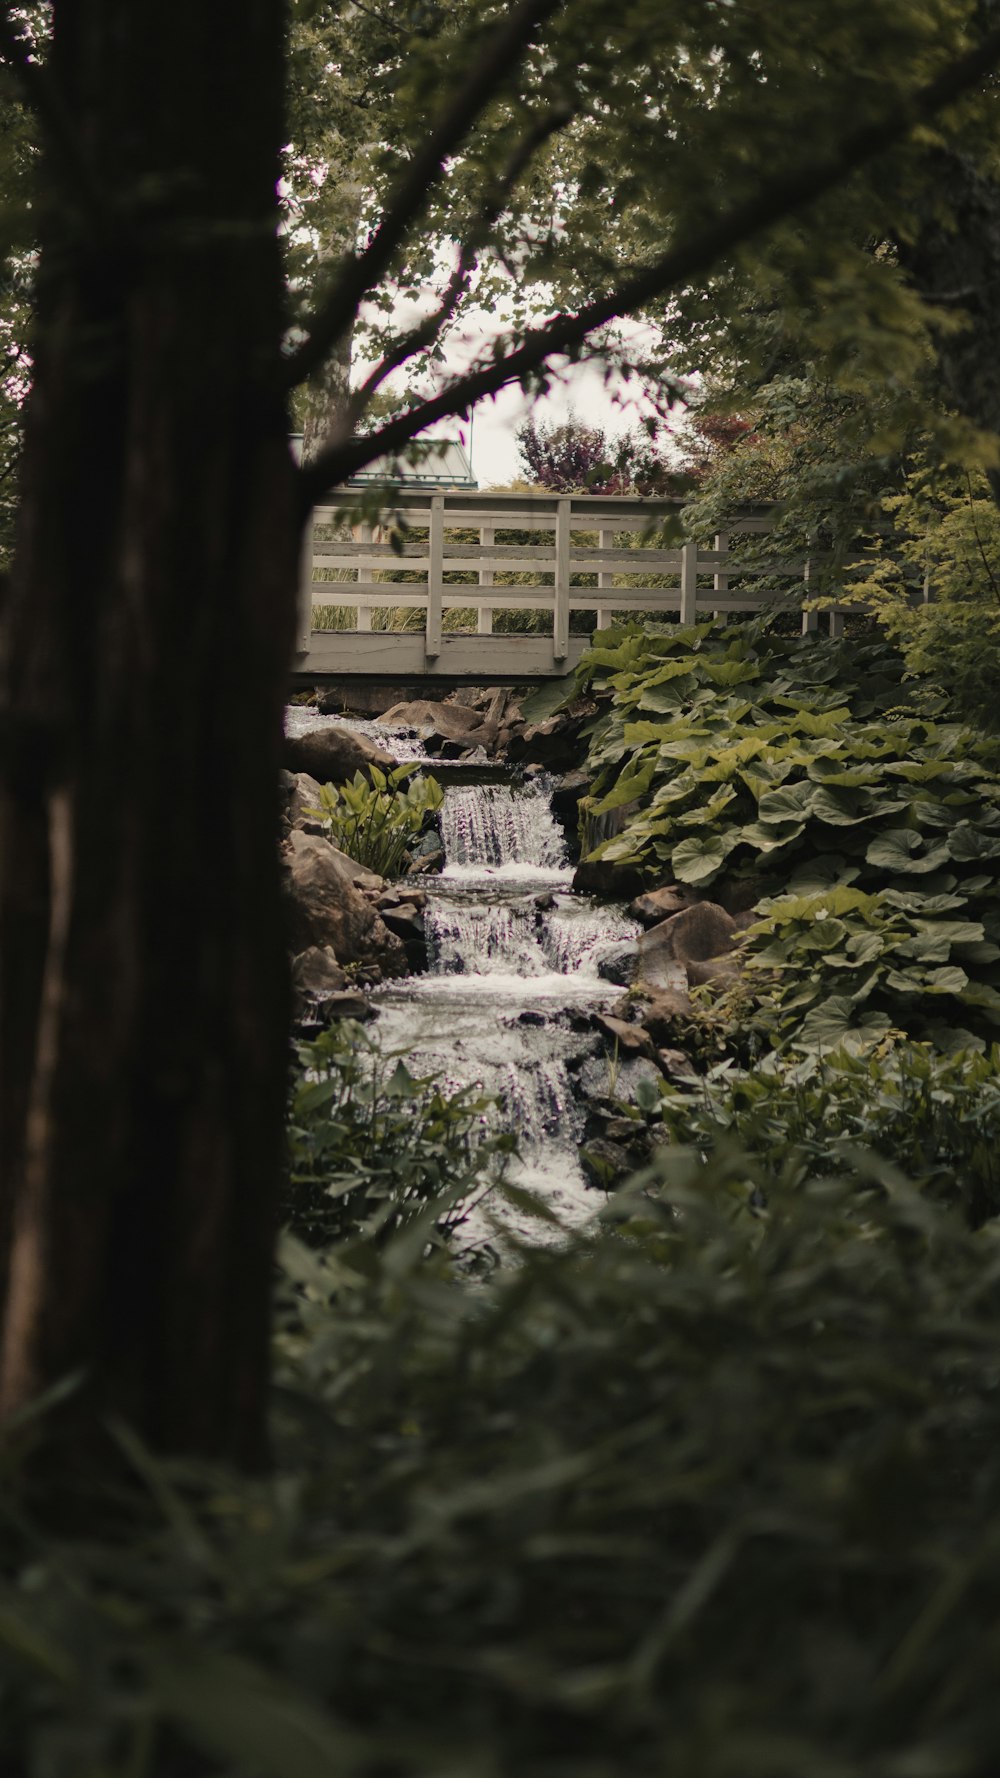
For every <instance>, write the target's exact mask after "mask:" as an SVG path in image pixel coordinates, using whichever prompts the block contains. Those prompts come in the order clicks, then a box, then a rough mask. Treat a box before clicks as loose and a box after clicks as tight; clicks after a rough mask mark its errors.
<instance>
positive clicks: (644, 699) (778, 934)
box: [578, 624, 1000, 1050]
mask: <svg viewBox="0 0 1000 1778" xmlns="http://www.w3.org/2000/svg"><path fill="white" fill-rule="evenodd" d="M901 674H902V662H901V660H900V658H899V656H898V655H897V654H896V653H895V652H894V651H893V650H892V649H890V648H889V647H887V646H886V645H885V644H884V643H867V644H865V643H860V642H858V641H854V642H851V643H850V644H845V643H840V642H826V641H819V640H808V641H801V640H800V641H797V642H793V641H786V640H782V639H779V638H775V637H773V636H763V637H758V638H757V639H756V640H754V639H753V637H752V635H751V636H748V635H745V634H744V635H740V636H737V637H735V638H734V639H732V640H727V638H726V636H725V633H723V635H722V636H715V637H713V636H712V635H711V626H710V625H707V624H706V625H699V626H697V628H695V629H689V630H683V629H680V628H678V627H675V628H674V629H672V630H669V631H660V630H640V629H638V628H632V629H629V630H627V631H624V632H622V631H617V632H613V633H612V635H611V636H610V637H609V639H608V641H607V644H606V645H605V646H603V647H600V648H596V647H595V648H593V649H591V650H590V652H589V653H588V654H587V655H585V656H584V658H583V660H582V662H581V664H580V667H579V669H578V685H579V686H581V687H585V688H589V689H590V690H591V691H592V692H593V691H596V692H598V694H599V695H600V696H601V697H602V699H603V702H604V705H605V708H604V712H603V714H602V715H601V716H600V717H599V719H598V720H597V722H596V723H595V725H594V728H593V733H592V739H591V751H590V764H591V768H592V769H593V771H594V773H595V779H594V783H593V788H592V793H591V795H590V796H589V797H588V799H587V800H586V803H585V805H584V829H585V831H584V842H585V844H586V841H587V839H588V832H587V829H588V828H590V829H591V830H593V829H594V828H595V826H596V824H597V823H598V822H599V821H601V820H604V819H607V818H608V817H609V816H614V815H615V814H616V812H618V818H619V822H620V831H618V832H617V833H615V834H613V835H612V836H611V837H609V838H607V839H605V840H603V841H602V842H601V843H600V844H598V845H597V846H595V847H593V848H592V849H591V851H590V853H589V856H590V857H591V858H595V859H605V860H607V861H608V862H609V863H618V864H632V865H638V866H640V867H641V868H642V869H643V871H644V872H645V873H646V875H647V876H648V878H649V880H650V881H664V880H669V879H671V878H674V879H676V880H678V881H680V882H682V883H688V884H691V885H692V886H693V887H694V888H696V889H698V890H699V891H701V892H703V893H708V894H709V895H711V893H712V889H713V886H714V885H716V884H724V883H728V885H729V887H730V888H731V889H732V888H733V887H735V886H737V885H739V884H740V882H741V880H742V883H743V885H744V890H743V893H744V896H745V899H748V900H750V899H752V900H753V901H755V902H757V903H759V904H760V913H761V916H762V918H761V922H760V924H759V925H758V926H757V927H756V928H755V929H754V930H753V931H752V932H751V933H750V934H749V936H748V937H747V939H746V941H745V944H744V955H745V958H746V961H747V963H748V974H747V977H746V982H745V984H744V990H741V993H742V994H743V995H744V998H742V999H741V1001H740V1009H739V1010H740V1015H741V1017H745V1016H746V1011H747V1009H746V1006H745V989H746V988H749V989H750V990H751V992H752V993H753V994H755V996H756V997H757V1000H758V1003H759V1004H758V1009H757V1013H756V1015H755V1016H754V1018H753V1023H754V1025H755V1027H756V1029H757V1030H758V1031H759V1032H761V1033H762V1034H764V1035H766V1036H767V1037H768V1039H769V1041H771V1042H775V1043H791V1044H794V1045H796V1046H798V1047H805V1048H820V1049H824V1050H830V1049H832V1048H835V1047H837V1045H838V1044H840V1043H841V1042H843V1041H845V1040H846V1041H854V1042H856V1043H870V1042H874V1041H877V1040H879V1039H880V1038H881V1037H883V1036H884V1035H885V1033H886V1032H887V1031H888V1030H890V1029H893V1028H900V1029H903V1030H905V1031H907V1032H909V1033H910V1034H911V1035H914V1036H920V1037H924V1036H930V1037H933V1038H934V1039H935V1041H937V1042H939V1043H941V1044H942V1045H944V1046H948V1045H949V1044H952V1045H953V1044H959V1045H968V1044H969V1043H970V1042H983V1041H987V1040H990V1039H991V1038H992V1037H994V1036H995V1035H996V1032H997V1030H998V1028H1000V881H998V875H997V861H998V860H1000V775H998V773H997V771H996V770H995V769H994V767H995V763H996V757H997V755H996V744H995V743H994V742H991V741H988V740H985V739H984V738H983V737H981V736H978V735H977V734H975V733H974V732H973V731H971V730H969V729H965V728H962V727H961V726H960V725H957V724H950V723H942V722H936V721H934V720H932V719H931V718H929V717H927V716H925V715H922V714H920V713H919V712H917V711H916V710H914V709H912V708H910V707H908V706H907V705H906V703H905V702H901V699H902V696H903V694H902V692H901V689H900V677H901ZM763 898H767V899H763Z"/></svg>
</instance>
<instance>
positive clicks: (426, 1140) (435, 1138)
mask: <svg viewBox="0 0 1000 1778" xmlns="http://www.w3.org/2000/svg"><path fill="white" fill-rule="evenodd" d="M492 1104H493V1100H492V1099H491V1098H490V1097H489V1096H488V1095H484V1094H483V1093H482V1092H481V1091H480V1090H479V1089H478V1088H476V1087H462V1088H458V1089H456V1090H455V1091H454V1092H448V1091H447V1090H446V1089H445V1088H443V1087H442V1086H441V1084H440V1083H439V1082H437V1081H434V1080H430V1079H420V1078H416V1077H414V1076H413V1075H412V1074H411V1073H410V1071H409V1069H408V1068H407V1066H406V1062H405V1061H404V1059H403V1056H402V1055H401V1054H400V1053H399V1052H398V1051H395V1050H390V1051H388V1052H387V1051H385V1050H383V1049H382V1047H381V1046H380V1045H379V1043H378V1042H376V1041H375V1040H373V1039H372V1038H371V1037H369V1036H368V1034H367V1032H366V1031H365V1030H364V1029H363V1027H362V1026H360V1025H355V1024H353V1023H351V1022H350V1021H345V1022H339V1021H338V1022H337V1023H335V1024H333V1025H331V1026H330V1027H329V1028H328V1029H327V1030H326V1031H324V1032H323V1033H322V1034H321V1036H319V1037H318V1038H316V1039H314V1040H313V1041H311V1042H308V1043H300V1044H299V1045H298V1046H297V1067H296V1072H295V1077H294V1083H293V1090H292V1096H291V1103H290V1107H289V1126H288V1128H289V1147H290V1161H289V1173H288V1179H287V1184H286V1192H285V1200H284V1203H283V1206H282V1220H283V1221H284V1222H286V1223H287V1224H288V1225H289V1227H290V1228H291V1229H292V1230H293V1231H294V1232H295V1234H296V1235H297V1236H299V1238H300V1239H302V1240H305V1241H308V1242H309V1243H310V1244H311V1245H314V1246H329V1245H330V1244H331V1243H332V1242H337V1241H344V1240H347V1239H348V1238H353V1237H355V1236H358V1235H363V1236H365V1237H367V1238H374V1237H376V1236H377V1237H378V1238H380V1239H384V1238H386V1237H387V1236H388V1235H390V1234H392V1233H394V1232H395V1231H396V1230H398V1229H399V1228H401V1227H402V1226H403V1225H404V1224H406V1223H411V1222H413V1221H414V1220H415V1219H417V1218H419V1219H420V1221H421V1225H422V1226H425V1227H426V1230H427V1238H428V1239H436V1240H440V1239H443V1238H444V1237H446V1236H448V1235H450V1234H452V1233H453V1232H454V1230H455V1229H456V1228H457V1227H458V1226H459V1225H460V1224H461V1223H462V1222H463V1221H464V1219H465V1216H466V1214H467V1209H468V1200H469V1198H470V1195H474V1194H475V1191H476V1189H477V1186H478V1185H479V1183H480V1180H481V1175H482V1172H483V1170H484V1168H485V1167H486V1165H487V1163H488V1162H489V1161H490V1160H491V1158H492V1157H494V1156H498V1155H504V1154H507V1153H509V1152H510V1150H511V1148H512V1147H513V1138H512V1137H509V1136H506V1135H499V1136H498V1135H494V1136H487V1135H486V1133H485V1128H484V1117H485V1113H486V1112H487V1111H488V1110H489V1108H490V1107H491V1106H492ZM428 1206H431V1207H432V1209H433V1210H434V1214H433V1215H432V1216H431V1217H430V1218H428V1217H427V1216H426V1214H425V1212H426V1210H427V1208H428Z"/></svg>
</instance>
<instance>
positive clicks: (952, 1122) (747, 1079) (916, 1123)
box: [650, 1042, 1000, 1227]
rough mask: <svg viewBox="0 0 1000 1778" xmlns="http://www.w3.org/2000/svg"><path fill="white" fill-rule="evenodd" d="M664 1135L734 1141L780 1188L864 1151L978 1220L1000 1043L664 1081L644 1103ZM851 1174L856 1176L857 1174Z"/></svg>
mask: <svg viewBox="0 0 1000 1778" xmlns="http://www.w3.org/2000/svg"><path fill="white" fill-rule="evenodd" d="M650 1109H651V1110H653V1111H654V1112H655V1116H656V1118H657V1119H658V1120H662V1122H663V1124H664V1125H665V1127H666V1129H667V1131H668V1132H669V1134H670V1137H671V1139H672V1140H673V1141H674V1142H676V1143H680V1144H689V1145H691V1146H694V1147H696V1148H698V1149H699V1150H701V1151H702V1152H703V1153H705V1154H706V1155H707V1156H712V1155H713V1154H714V1153H715V1151H716V1150H717V1149H719V1148H720V1147H721V1148H723V1149H724V1150H725V1149H729V1148H731V1147H732V1146H733V1144H736V1145H737V1146H738V1147H739V1148H740V1149H742V1150H743V1151H744V1152H745V1153H746V1154H747V1155H749V1156H753V1157H754V1159H755V1160H756V1162H757V1163H758V1164H759V1163H760V1162H762V1161H764V1160H766V1161H767V1163H768V1166H769V1168H770V1170H771V1171H772V1172H773V1173H775V1174H777V1175H778V1176H779V1177H780V1178H781V1179H782V1181H783V1183H784V1184H785V1185H786V1186H798V1187H802V1186H804V1185H806V1184H807V1183H808V1182H810V1181H815V1180H818V1179H822V1178H824V1177H827V1176H829V1175H831V1174H844V1175H845V1176H847V1177H850V1176H851V1175H852V1172H853V1157H854V1156H855V1155H856V1154H860V1155H861V1156H862V1168H863V1172H862V1175H861V1177H862V1178H863V1179H865V1180H866V1181H867V1168H868V1166H869V1164H870V1158H871V1155H872V1154H875V1155H877V1156H881V1157H882V1158H883V1159H884V1160H887V1161H891V1162H893V1163H894V1164H895V1165H896V1166H897V1167H900V1168H902V1169H903V1171H904V1172H905V1173H906V1175H907V1177H908V1178H909V1179H911V1180H912V1181H913V1182H914V1184H916V1185H917V1186H919V1188H920V1190H921V1191H922V1192H923V1193H925V1194H928V1195H930V1196H931V1197H933V1198H935V1199H936V1200H938V1201H939V1202H941V1203H945V1204H949V1205H957V1206H960V1207H961V1209H962V1211H963V1213H964V1215H965V1216H966V1218H967V1220H968V1221H969V1223H970V1225H971V1226H973V1227H978V1226H979V1225H980V1224H981V1223H983V1222H985V1221H986V1220H987V1219H988V1218H989V1217H994V1216H997V1215H1000V1049H998V1048H997V1047H996V1046H994V1047H993V1048H992V1049H991V1050H990V1051H989V1052H988V1053H986V1054H976V1053H971V1052H969V1051H967V1050H966V1051H959V1052H957V1053H956V1054H954V1055H950V1056H942V1055H940V1054H939V1053H937V1052H936V1051H935V1050H934V1049H933V1047H932V1046H931V1045H930V1044H915V1043H898V1042H897V1043H885V1044H882V1045H881V1046H880V1047H879V1049H878V1050H877V1051H875V1052H871V1051H869V1052H868V1053H867V1054H862V1055H852V1054H850V1053H849V1052H847V1051H845V1050H840V1051H837V1052H835V1053H834V1054H832V1055H825V1056H820V1055H817V1054H815V1053H813V1054H811V1055H806V1056H804V1057H803V1058H801V1059H800V1060H798V1061H795V1062H789V1061H788V1060H786V1059H785V1058H784V1057H781V1056H776V1055H771V1056H765V1057H763V1058H761V1059H760V1060H759V1061H758V1062H757V1063H756V1065H755V1066H754V1067H753V1068H750V1069H739V1068H735V1067H734V1066H733V1065H732V1064H731V1063H727V1064H725V1065H723V1066H721V1067H717V1068H715V1069H714V1070H712V1071H711V1072H710V1074H709V1075H708V1076H707V1077H706V1078H704V1079H702V1080H699V1081H697V1082H696V1081H695V1080H693V1079H692V1080H690V1081H688V1082H686V1083H677V1084H674V1085H671V1086H669V1087H668V1086H666V1085H664V1086H663V1088H662V1090H661V1093H660V1095H659V1099H658V1103H657V1104H656V1105H655V1107H651V1108H650ZM855 1177H857V1175H855Z"/></svg>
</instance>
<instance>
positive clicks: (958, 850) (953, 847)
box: [945, 821, 1000, 864]
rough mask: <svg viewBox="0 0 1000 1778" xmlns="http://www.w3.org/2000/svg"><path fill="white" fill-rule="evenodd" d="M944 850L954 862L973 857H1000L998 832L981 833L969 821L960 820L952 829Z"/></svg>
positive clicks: (958, 862) (959, 862)
mask: <svg viewBox="0 0 1000 1778" xmlns="http://www.w3.org/2000/svg"><path fill="white" fill-rule="evenodd" d="M945 850H946V852H947V855H948V856H949V857H951V858H953V859H954V860H955V863H956V864H965V863H967V862H969V861H970V860H972V859H974V858H1000V834H987V833H983V831H982V829H981V828H979V827H974V826H973V824H972V822H971V821H960V822H959V823H958V825H957V827H954V828H953V829H952V831H951V834H950V835H949V838H948V843H947V846H946V848H945Z"/></svg>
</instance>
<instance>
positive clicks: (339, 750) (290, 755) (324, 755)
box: [281, 723, 396, 784]
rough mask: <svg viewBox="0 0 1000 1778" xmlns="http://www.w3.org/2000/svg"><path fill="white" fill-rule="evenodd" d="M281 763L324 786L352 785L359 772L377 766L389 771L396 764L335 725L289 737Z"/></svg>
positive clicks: (373, 746) (358, 737)
mask: <svg viewBox="0 0 1000 1778" xmlns="http://www.w3.org/2000/svg"><path fill="white" fill-rule="evenodd" d="M281 763H282V765H283V766H285V767H287V769H288V770H289V771H290V772H308V773H309V775H310V777H312V778H315V779H316V780H317V781H318V782H319V783H320V784H348V783H350V781H351V779H352V778H353V777H354V774H355V772H364V771H366V770H367V769H368V767H369V766H373V765H374V766H378V768H379V770H380V771H383V772H387V771H391V770H392V768H393V766H394V765H395V763H396V762H395V760H394V759H393V757H392V754H391V753H386V752H385V751H384V749H383V748H381V747H376V746H375V744H374V742H372V741H368V740H366V739H365V737H364V735H356V734H354V733H353V732H352V731H351V729H349V728H344V727H342V726H341V724H340V723H331V724H330V726H329V727H328V728H316V729H310V731H309V733H308V734H307V735H286V736H285V742H284V748H283V751H282V760H281Z"/></svg>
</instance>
